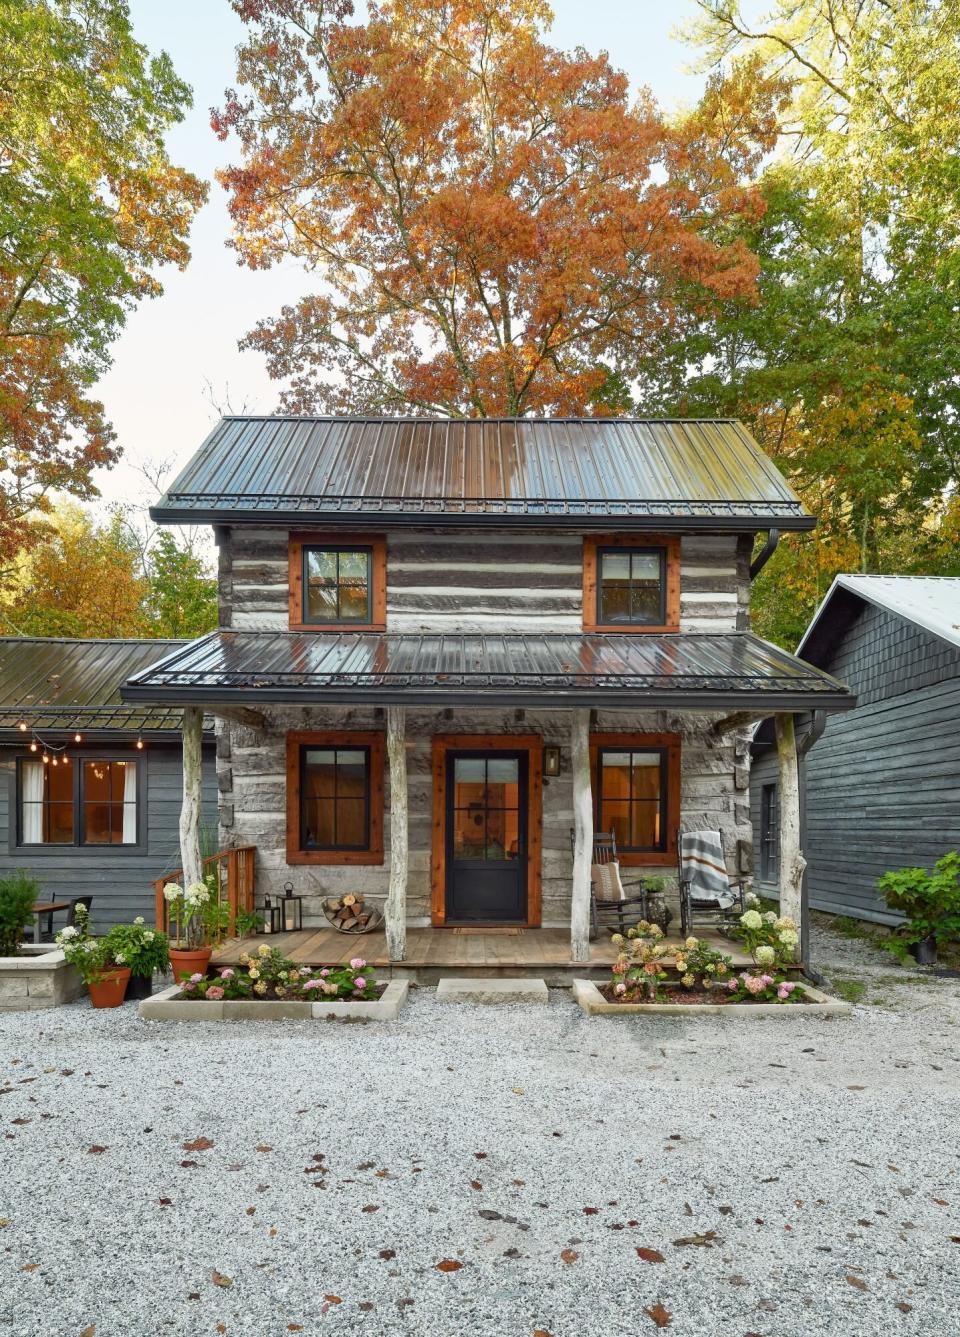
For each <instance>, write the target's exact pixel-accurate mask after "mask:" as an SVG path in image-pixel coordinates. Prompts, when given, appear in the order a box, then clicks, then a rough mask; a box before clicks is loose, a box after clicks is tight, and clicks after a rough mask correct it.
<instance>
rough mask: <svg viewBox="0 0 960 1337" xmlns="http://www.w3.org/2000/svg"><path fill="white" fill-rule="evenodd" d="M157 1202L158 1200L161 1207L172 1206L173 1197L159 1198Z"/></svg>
mask: <svg viewBox="0 0 960 1337" xmlns="http://www.w3.org/2000/svg"><path fill="white" fill-rule="evenodd" d="M159 1202H160V1206H161V1207H172V1206H173V1199H172V1198H160V1199H159Z"/></svg>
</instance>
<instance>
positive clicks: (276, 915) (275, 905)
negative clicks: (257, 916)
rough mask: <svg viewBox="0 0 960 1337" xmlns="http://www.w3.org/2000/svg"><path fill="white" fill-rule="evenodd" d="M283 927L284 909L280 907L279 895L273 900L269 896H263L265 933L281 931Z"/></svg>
mask: <svg viewBox="0 0 960 1337" xmlns="http://www.w3.org/2000/svg"><path fill="white" fill-rule="evenodd" d="M282 929H283V911H282V910H281V909H280V901H279V897H277V898H276V899H274V900H271V899H270V897H269V896H264V898H263V931H264V933H280V932H281V931H282Z"/></svg>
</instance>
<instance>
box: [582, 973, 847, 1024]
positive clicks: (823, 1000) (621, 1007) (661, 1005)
mask: <svg viewBox="0 0 960 1337" xmlns="http://www.w3.org/2000/svg"><path fill="white" fill-rule="evenodd" d="M703 992H704V991H702V990H697V991H695V992H691V991H689V990H687V989H684V988H682V987H680V988H676V989H669V990H666V991H665V992H664V993H663V995H662V997H661V999H660V1000H658V1001H657V1002H629V1001H626V1000H624V999H623V997H622V996H620V997H618V998H617V999H616V1001H612V1000H611V998H610V997H609V996H608V995H607V994H606V993H605V992H604V991H602V990H601V989H600V988H598V987H597V985H596V984H594V982H593V981H592V980H574V981H573V997H574V1000H575V1001H576V1002H577V1003H579V1005H580V1007H582V1008H583V1010H584V1012H586V1013H587V1014H588V1015H590V1016H608V1017H612V1016H630V1015H641V1014H642V1015H644V1016H646V1015H647V1014H650V1015H654V1016H675V1017H676V1016H682V1017H689V1016H691V1015H693V1016H696V1015H704V1016H727V1017H757V1018H759V1017H770V1016H775V1017H789V1016H794V1017H796V1016H803V1017H810V1016H818V1017H842V1016H849V1014H850V1013H851V1012H852V1011H853V1009H852V1007H851V1006H850V1004H849V1003H842V1002H840V1001H838V1000H837V999H835V998H830V997H828V995H827V994H825V993H821V992H820V990H819V989H815V988H813V986H812V985H810V984H806V983H804V982H802V981H798V982H797V983H796V989H795V991H794V992H795V993H796V994H797V995H798V997H797V998H796V1000H795V1001H796V1002H798V1003H799V1002H802V1003H804V1004H805V1006H803V1007H784V1006H783V1004H782V1003H769V1002H763V1001H762V1000H760V1001H754V1000H751V1001H750V1002H735V1001H733V1000H732V998H731V996H730V993H729V991H721V990H720V989H716V990H708V991H706V992H708V993H709V994H711V995H712V994H713V993H716V995H717V997H716V999H714V998H713V997H712V996H711V998H710V1000H709V1001H700V1000H699V996H700V995H701V994H702V993H703Z"/></svg>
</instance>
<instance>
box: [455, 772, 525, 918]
mask: <svg viewBox="0 0 960 1337" xmlns="http://www.w3.org/2000/svg"><path fill="white" fill-rule="evenodd" d="M528 761H529V754H528V753H527V752H526V751H520V750H518V751H516V752H512V751H504V750H501V749H498V750H497V751H484V750H482V749H479V748H477V749H470V750H466V749H464V750H462V751H461V750H456V751H454V750H451V751H448V752H447V755H446V841H445V843H446V860H445V864H446V889H445V900H446V907H445V920H446V923H448V924H470V923H474V924H476V923H479V924H505V923H506V924H509V923H521V924H525V923H526V922H527V860H528V857H529V851H528V838H527V817H528V801H527V799H528V784H529V769H528Z"/></svg>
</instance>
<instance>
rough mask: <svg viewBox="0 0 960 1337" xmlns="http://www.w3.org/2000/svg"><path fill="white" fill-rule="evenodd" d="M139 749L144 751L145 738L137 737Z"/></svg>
mask: <svg viewBox="0 0 960 1337" xmlns="http://www.w3.org/2000/svg"><path fill="white" fill-rule="evenodd" d="M137 750H138V751H139V752H142V751H143V739H142V738H138V739H137Z"/></svg>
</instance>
